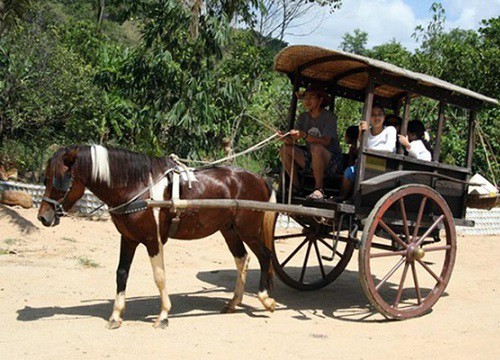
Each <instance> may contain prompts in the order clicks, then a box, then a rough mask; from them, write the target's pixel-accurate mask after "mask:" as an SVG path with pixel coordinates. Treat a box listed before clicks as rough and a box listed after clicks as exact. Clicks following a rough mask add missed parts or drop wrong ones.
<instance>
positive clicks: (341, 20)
mask: <svg viewBox="0 0 500 360" xmlns="http://www.w3.org/2000/svg"><path fill="white" fill-rule="evenodd" d="M433 2H435V1H433V0H430V1H428V0H343V4H342V7H341V9H340V10H337V11H335V12H334V13H333V14H330V13H329V12H328V11H325V10H323V9H318V10H316V9H315V10H313V11H311V12H310V13H309V14H308V15H307V17H305V18H303V19H301V20H300V23H302V24H304V25H300V26H297V27H295V28H293V29H290V32H293V33H294V35H287V36H286V37H285V41H286V42H288V43H289V44H290V45H298V44H307V45H317V46H322V47H326V48H331V49H338V48H339V47H340V43H341V41H342V36H343V35H344V34H345V33H351V34H352V32H353V31H354V30H355V29H360V30H362V31H365V32H367V33H368V44H367V47H368V48H371V47H373V46H376V45H380V44H383V43H386V42H389V41H391V40H392V39H395V40H396V41H398V42H400V43H401V44H402V45H403V46H404V47H406V48H407V49H409V50H413V49H414V48H415V47H417V46H418V44H417V43H416V42H415V40H414V39H413V38H412V36H411V35H412V34H413V33H414V30H415V27H416V26H417V25H422V26H424V27H425V26H426V25H427V24H428V22H429V20H430V19H431V16H432V14H431V11H430V8H431V5H432V3H433ZM441 4H442V6H443V7H444V10H445V12H446V22H445V29H446V30H449V29H453V28H457V27H458V28H461V29H474V30H477V29H478V28H479V27H480V22H481V20H482V19H489V18H492V17H498V16H500V0H444V1H441Z"/></svg>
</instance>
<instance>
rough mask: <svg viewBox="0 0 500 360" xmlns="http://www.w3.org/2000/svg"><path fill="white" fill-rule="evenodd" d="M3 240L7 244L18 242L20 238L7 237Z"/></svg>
mask: <svg viewBox="0 0 500 360" xmlns="http://www.w3.org/2000/svg"><path fill="white" fill-rule="evenodd" d="M3 242H4V243H6V244H7V245H14V244H18V243H20V242H21V240H19V239H10V238H9V239H5V240H4V241H3Z"/></svg>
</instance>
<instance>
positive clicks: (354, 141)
mask: <svg viewBox="0 0 500 360" xmlns="http://www.w3.org/2000/svg"><path fill="white" fill-rule="evenodd" d="M358 137H359V126H355V125H353V126H349V127H348V128H347V129H346V131H345V135H344V140H345V142H346V144H349V145H350V147H349V152H348V153H347V161H346V164H345V166H346V167H349V166H352V165H354V164H355V163H356V159H357V158H358Z"/></svg>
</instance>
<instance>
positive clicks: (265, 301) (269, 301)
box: [257, 290, 276, 312]
mask: <svg viewBox="0 0 500 360" xmlns="http://www.w3.org/2000/svg"><path fill="white" fill-rule="evenodd" d="M257 297H258V298H259V300H260V302H261V303H262V305H264V307H265V308H266V310H269V311H270V312H273V311H274V309H276V301H274V299H273V298H272V297H269V295H268V293H267V290H264V291H259V293H258V294H257Z"/></svg>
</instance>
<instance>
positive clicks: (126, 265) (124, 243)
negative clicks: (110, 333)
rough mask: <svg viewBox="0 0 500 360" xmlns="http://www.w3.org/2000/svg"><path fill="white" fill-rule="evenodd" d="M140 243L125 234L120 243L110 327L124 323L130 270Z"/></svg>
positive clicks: (113, 327) (117, 326)
mask: <svg viewBox="0 0 500 360" xmlns="http://www.w3.org/2000/svg"><path fill="white" fill-rule="evenodd" d="M138 244H139V243H137V242H135V241H131V240H129V239H127V238H125V237H124V236H122V238H121V244H120V262H119V263H118V269H117V270H116V298H115V303H114V305H113V313H112V314H111V316H110V318H109V321H108V329H118V328H119V327H120V326H121V324H122V318H121V316H122V314H123V311H124V310H125V289H126V287H127V279H128V275H129V272H130V265H131V264H132V260H133V259H134V254H135V250H136V249H137V245H138Z"/></svg>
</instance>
